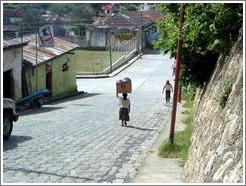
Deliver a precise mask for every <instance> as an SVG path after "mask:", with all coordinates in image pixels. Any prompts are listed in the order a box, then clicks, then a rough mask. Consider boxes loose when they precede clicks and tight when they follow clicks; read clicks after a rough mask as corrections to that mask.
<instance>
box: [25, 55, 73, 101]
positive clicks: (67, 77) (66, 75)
mask: <svg viewBox="0 0 246 186" xmlns="http://www.w3.org/2000/svg"><path fill="white" fill-rule="evenodd" d="M65 62H67V64H68V66H69V69H68V70H67V71H64V72H63V71H62V65H63V64H64V63H65ZM46 64H50V65H51V66H52V96H53V97H58V96H62V95H66V94H69V93H74V92H76V91H77V85H76V62H75V61H72V60H71V54H64V55H62V56H60V57H57V58H55V59H54V60H51V61H49V62H48V63H46ZM26 77H27V79H29V80H30V81H29V82H30V83H28V87H29V92H30V93H31V92H35V91H36V69H35V68H34V70H33V72H32V70H31V69H29V70H27V73H26ZM37 77H38V78H37V79H38V81H37V85H38V86H37V87H38V89H43V88H46V71H45V63H43V64H41V65H39V66H38V69H37Z"/></svg>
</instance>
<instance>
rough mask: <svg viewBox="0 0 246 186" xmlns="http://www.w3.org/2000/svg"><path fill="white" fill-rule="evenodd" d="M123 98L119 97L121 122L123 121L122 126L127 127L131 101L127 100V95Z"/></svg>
mask: <svg viewBox="0 0 246 186" xmlns="http://www.w3.org/2000/svg"><path fill="white" fill-rule="evenodd" d="M122 96H123V98H122V97H119V107H120V110H119V120H121V121H122V124H121V126H127V123H126V122H127V121H129V120H130V117H129V113H130V100H129V99H128V98H127V93H123V94H122Z"/></svg>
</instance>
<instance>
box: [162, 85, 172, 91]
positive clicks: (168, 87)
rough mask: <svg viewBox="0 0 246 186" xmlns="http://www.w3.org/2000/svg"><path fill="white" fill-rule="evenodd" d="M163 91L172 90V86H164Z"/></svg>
mask: <svg viewBox="0 0 246 186" xmlns="http://www.w3.org/2000/svg"><path fill="white" fill-rule="evenodd" d="M164 89H166V90H172V89H173V87H172V85H165V86H164V88H163V90H164Z"/></svg>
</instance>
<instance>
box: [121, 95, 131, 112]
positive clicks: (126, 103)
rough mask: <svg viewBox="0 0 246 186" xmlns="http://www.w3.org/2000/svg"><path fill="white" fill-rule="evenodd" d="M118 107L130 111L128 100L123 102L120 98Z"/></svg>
mask: <svg viewBox="0 0 246 186" xmlns="http://www.w3.org/2000/svg"><path fill="white" fill-rule="evenodd" d="M118 101H119V102H118V105H119V107H123V108H127V109H128V110H130V104H131V103H130V100H129V99H128V98H127V99H126V100H124V99H123V98H122V97H119V98H118Z"/></svg>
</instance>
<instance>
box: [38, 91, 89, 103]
mask: <svg viewBox="0 0 246 186" xmlns="http://www.w3.org/2000/svg"><path fill="white" fill-rule="evenodd" d="M85 93H86V92H84V91H79V92H75V93H72V94H67V95H64V96H60V97H55V98H51V99H47V100H45V101H43V104H47V103H51V102H54V101H59V100H62V99H66V98H70V97H73V96H79V95H82V94H85Z"/></svg>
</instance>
